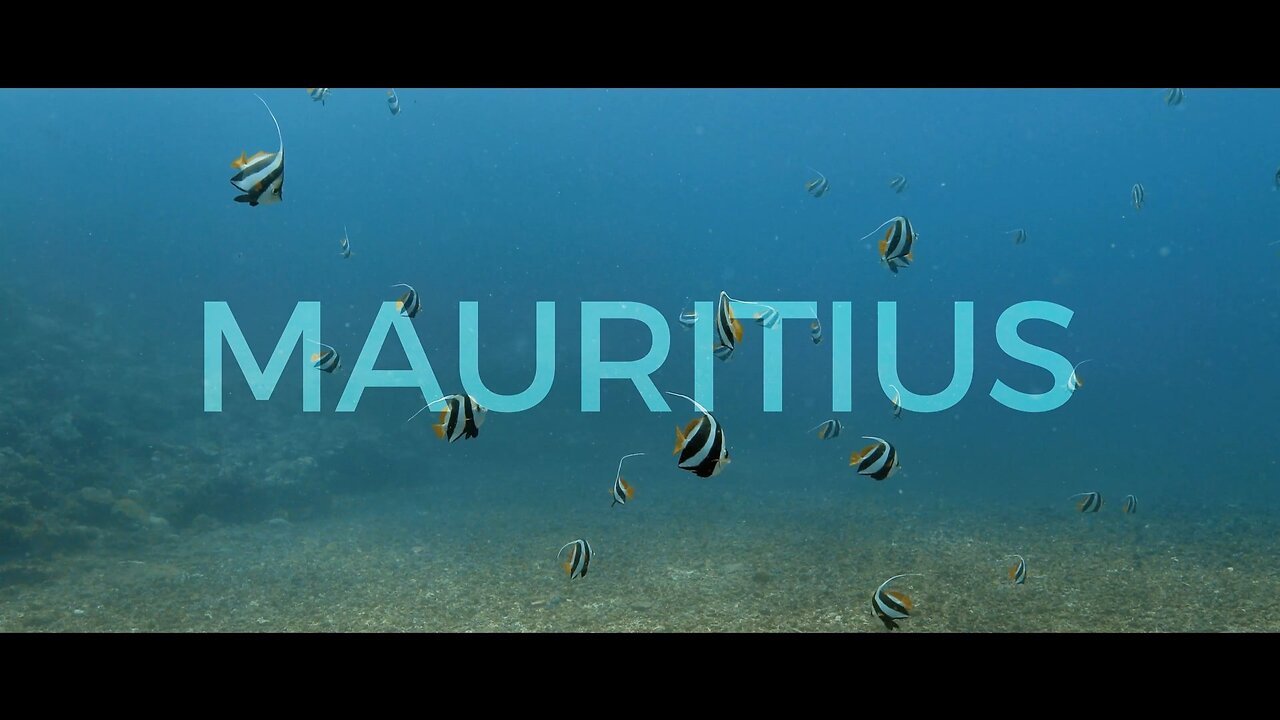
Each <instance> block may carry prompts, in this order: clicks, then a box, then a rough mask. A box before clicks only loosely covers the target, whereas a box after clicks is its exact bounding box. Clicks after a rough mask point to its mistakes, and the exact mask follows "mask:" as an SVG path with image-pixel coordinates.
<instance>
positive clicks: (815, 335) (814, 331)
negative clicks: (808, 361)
mask: <svg viewBox="0 0 1280 720" xmlns="http://www.w3.org/2000/svg"><path fill="white" fill-rule="evenodd" d="M809 338H810V339H811V340H813V344H814V345H821V344H822V321H821V320H819V319H818V318H814V319H813V322H811V323H809Z"/></svg>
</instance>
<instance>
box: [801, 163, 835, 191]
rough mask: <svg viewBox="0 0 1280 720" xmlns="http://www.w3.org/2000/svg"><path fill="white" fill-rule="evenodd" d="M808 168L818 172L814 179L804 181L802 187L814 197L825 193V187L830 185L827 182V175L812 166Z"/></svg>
mask: <svg viewBox="0 0 1280 720" xmlns="http://www.w3.org/2000/svg"><path fill="white" fill-rule="evenodd" d="M809 170H811V171H813V172H816V173H818V177H817V178H816V179H814V180H810V181H809V182H807V183H805V184H804V189H805V190H808V191H809V194H810V195H812V196H814V197H816V198H820V197H822V196H823V195H826V194H827V188H829V187H830V186H831V184H830V183H828V182H827V176H826V175H823V174H822V173H820V172H818V171H817V170H814V169H813V168H809Z"/></svg>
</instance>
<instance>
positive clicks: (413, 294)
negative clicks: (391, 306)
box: [391, 283, 422, 319]
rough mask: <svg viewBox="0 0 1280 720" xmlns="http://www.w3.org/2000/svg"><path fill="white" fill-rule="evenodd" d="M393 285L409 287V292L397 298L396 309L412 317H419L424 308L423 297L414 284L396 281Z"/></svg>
mask: <svg viewBox="0 0 1280 720" xmlns="http://www.w3.org/2000/svg"><path fill="white" fill-rule="evenodd" d="M391 287H402V288H409V290H408V292H406V293H405V294H403V295H401V296H400V297H399V298H398V299H397V300H396V311H397V312H399V313H400V314H401V315H403V316H405V317H407V318H410V319H413V318H415V317H417V316H418V313H419V312H420V311H421V310H422V298H421V297H419V296H418V291H417V290H414V289H413V286H412V285H406V284H404V283H396V284H395V285H392V286H391Z"/></svg>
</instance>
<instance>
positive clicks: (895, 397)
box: [889, 385, 902, 420]
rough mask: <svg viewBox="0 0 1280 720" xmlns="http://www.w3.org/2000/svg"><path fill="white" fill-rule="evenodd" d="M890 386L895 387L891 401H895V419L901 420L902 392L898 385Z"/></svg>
mask: <svg viewBox="0 0 1280 720" xmlns="http://www.w3.org/2000/svg"><path fill="white" fill-rule="evenodd" d="M889 387H891V388H893V400H891V401H890V402H892V403H893V419H894V420H900V419H901V418H902V393H901V392H898V387H897V386H896V385H890V386H889Z"/></svg>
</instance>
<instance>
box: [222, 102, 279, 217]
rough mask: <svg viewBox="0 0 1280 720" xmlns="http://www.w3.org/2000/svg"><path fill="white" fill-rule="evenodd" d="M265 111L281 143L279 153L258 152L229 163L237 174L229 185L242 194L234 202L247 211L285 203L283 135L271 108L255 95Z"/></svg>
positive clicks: (241, 154)
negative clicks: (266, 205)
mask: <svg viewBox="0 0 1280 720" xmlns="http://www.w3.org/2000/svg"><path fill="white" fill-rule="evenodd" d="M254 97H256V98H258V100H260V101H261V102H262V104H263V105H264V106H265V107H266V108H267V113H268V114H270V115H271V122H274V123H275V124H276V137H277V138H279V140H280V149H279V150H277V151H276V152H273V153H269V152H265V151H261V150H260V151H258V152H256V153H254V155H253V157H246V153H243V152H242V153H240V157H238V158H236V159H235V160H232V161H231V167H233V168H235V169H236V170H239V171H240V172H238V173H236V174H235V176H234V177H232V178H231V184H232V185H233V186H235V188H236V189H237V190H239V191H240V192H242V193H244V194H243V195H237V196H236V198H235V199H236V202H242V203H249V207H257V206H258V204H259V203H267V204H271V203H278V202H280V201H281V200H283V199H284V135H283V134H282V133H281V132H280V121H278V120H276V114H275V113H273V112H271V106H270V105H267V101H266V100H263V99H262V98H261V97H258V96H257V95H254Z"/></svg>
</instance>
